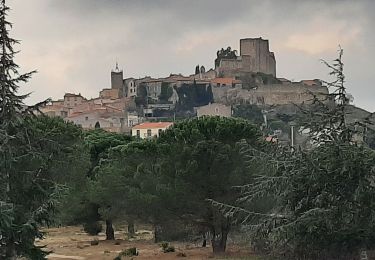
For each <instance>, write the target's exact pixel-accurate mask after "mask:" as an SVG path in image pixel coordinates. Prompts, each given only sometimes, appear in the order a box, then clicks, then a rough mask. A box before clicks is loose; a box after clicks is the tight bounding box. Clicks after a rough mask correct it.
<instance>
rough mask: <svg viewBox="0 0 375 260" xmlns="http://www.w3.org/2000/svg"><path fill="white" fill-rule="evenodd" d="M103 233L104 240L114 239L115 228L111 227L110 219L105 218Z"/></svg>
mask: <svg viewBox="0 0 375 260" xmlns="http://www.w3.org/2000/svg"><path fill="white" fill-rule="evenodd" d="M105 235H106V238H105V239H106V240H114V239H115V230H114V229H113V226H112V220H110V219H107V220H106V221H105Z"/></svg>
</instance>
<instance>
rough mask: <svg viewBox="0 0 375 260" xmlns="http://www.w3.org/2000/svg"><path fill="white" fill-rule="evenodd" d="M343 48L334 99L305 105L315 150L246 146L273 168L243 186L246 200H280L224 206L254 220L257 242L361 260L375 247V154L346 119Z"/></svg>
mask: <svg viewBox="0 0 375 260" xmlns="http://www.w3.org/2000/svg"><path fill="white" fill-rule="evenodd" d="M341 58H342V50H340V53H339V58H338V59H336V60H335V61H334V64H333V65H329V64H327V63H325V64H327V65H328V67H329V68H331V69H332V73H331V74H332V75H334V76H335V77H336V79H335V80H334V81H333V82H332V83H327V84H328V85H329V86H331V87H332V88H333V90H334V91H333V93H332V94H329V95H328V97H327V99H328V100H334V101H335V104H332V103H331V104H329V103H326V102H323V101H322V100H321V99H318V97H313V99H314V104H315V107H313V108H312V110H304V109H302V111H301V112H302V113H303V114H304V115H305V117H303V118H301V122H302V124H303V126H304V127H305V128H306V129H309V130H310V135H311V139H312V140H314V141H315V146H313V148H312V149H310V150H306V151H303V150H294V151H293V150H292V151H290V150H288V149H287V148H278V149H275V150H274V151H273V152H272V151H269V152H268V153H262V152H261V151H259V150H257V149H254V148H252V147H251V146H247V145H245V146H244V148H243V149H242V152H243V156H244V158H247V160H248V163H250V164H251V165H252V164H253V163H254V162H257V163H260V164H263V165H266V167H265V169H268V172H267V173H266V174H260V175H259V176H258V177H257V178H256V179H255V183H253V184H251V185H245V186H242V194H243V198H242V199H243V200H245V201H248V202H249V203H250V202H253V201H259V200H260V199H263V198H265V197H272V198H274V200H273V201H274V205H273V206H272V207H271V208H270V209H268V210H267V209H266V210H265V211H258V212H254V211H251V210H249V209H247V208H239V207H232V206H228V205H224V204H223V203H216V204H215V205H217V206H219V208H221V209H222V210H224V212H226V213H230V214H233V215H236V216H237V217H239V218H240V219H241V218H243V219H244V220H243V221H244V222H246V223H247V224H249V228H250V231H251V233H250V234H251V236H252V239H253V244H258V245H261V244H262V245H263V246H264V247H263V248H261V249H262V250H270V251H271V252H272V253H274V254H278V255H282V256H283V258H290V259H296V258H297V259H302V258H303V259H354V258H356V257H357V256H358V252H359V250H360V249H361V248H367V249H373V248H375V243H374V242H375V236H374V231H375V225H374V222H373V219H374V218H375V203H374V202H373V199H372V197H373V195H374V192H375V186H374V167H375V152H374V151H373V150H371V149H369V148H367V147H365V146H359V145H357V144H356V143H355V142H354V136H355V134H358V133H357V132H356V131H355V127H353V126H351V125H349V124H347V123H346V118H345V117H346V109H347V105H348V102H347V98H346V90H345V87H344V75H343V63H342V61H341Z"/></svg>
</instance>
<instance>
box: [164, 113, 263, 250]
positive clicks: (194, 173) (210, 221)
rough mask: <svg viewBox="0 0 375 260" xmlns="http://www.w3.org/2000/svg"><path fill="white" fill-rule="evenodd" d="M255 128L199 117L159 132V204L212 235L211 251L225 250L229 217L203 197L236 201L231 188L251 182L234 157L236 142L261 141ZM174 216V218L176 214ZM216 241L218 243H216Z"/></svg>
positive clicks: (231, 121)
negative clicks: (161, 189)
mask: <svg viewBox="0 0 375 260" xmlns="http://www.w3.org/2000/svg"><path fill="white" fill-rule="evenodd" d="M259 137H260V133H259V132H258V130H257V127H256V126H254V125H252V124H250V123H249V122H247V121H245V120H241V119H233V118H220V117H203V118H200V119H197V118H195V119H191V120H185V121H182V122H179V123H176V124H175V125H174V126H173V127H171V128H169V129H167V130H166V131H165V132H163V133H162V134H161V136H160V137H159V139H158V143H159V144H160V147H161V149H162V153H163V157H164V160H163V162H162V165H161V169H162V170H161V173H162V176H161V179H160V180H159V181H160V184H159V185H160V186H161V187H163V189H165V191H164V192H163V193H162V194H160V195H159V196H161V202H160V203H161V205H162V207H163V208H167V209H169V210H170V211H171V212H174V213H175V214H176V215H177V216H180V217H179V218H180V219H183V220H185V221H186V222H188V223H191V224H193V225H195V226H197V227H200V228H201V229H202V230H210V231H211V232H212V233H213V234H214V236H215V243H216V242H217V243H216V244H215V245H214V246H213V249H214V252H218V251H225V245H226V238H227V234H228V232H229V230H230V225H231V223H230V216H228V215H223V214H221V213H220V211H218V210H216V209H215V208H213V207H212V206H211V205H210V203H208V202H207V201H206V199H215V200H222V201H225V202H227V203H236V200H237V198H238V197H237V196H236V193H235V192H234V190H233V189H232V187H233V186H236V185H242V184H243V183H246V182H249V181H251V178H252V177H251V174H247V173H246V172H245V171H244V168H243V164H242V162H241V160H239V153H240V151H239V145H238V144H239V142H241V141H242V142H246V143H248V144H252V145H255V146H258V145H261V142H260V140H259ZM175 217H176V216H175ZM216 240H217V241H216Z"/></svg>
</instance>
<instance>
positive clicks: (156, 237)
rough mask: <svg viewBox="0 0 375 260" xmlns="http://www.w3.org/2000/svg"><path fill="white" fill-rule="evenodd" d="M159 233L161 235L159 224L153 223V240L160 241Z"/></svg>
mask: <svg viewBox="0 0 375 260" xmlns="http://www.w3.org/2000/svg"><path fill="white" fill-rule="evenodd" d="M160 235H161V226H160V225H157V224H155V226H154V242H155V243H159V242H160V241H161V239H160Z"/></svg>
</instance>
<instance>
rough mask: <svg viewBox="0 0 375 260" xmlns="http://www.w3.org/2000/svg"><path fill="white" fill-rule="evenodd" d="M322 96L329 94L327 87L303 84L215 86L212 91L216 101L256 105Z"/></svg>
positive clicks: (304, 101)
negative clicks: (244, 86) (239, 86)
mask: <svg viewBox="0 0 375 260" xmlns="http://www.w3.org/2000/svg"><path fill="white" fill-rule="evenodd" d="M308 91H311V92H312V93H314V94H315V95H317V96H319V95H321V96H322V99H323V98H324V97H323V95H324V94H328V89H327V88H326V87H307V86H305V85H303V84H290V85H285V84H284V85H283V84H275V85H262V86H260V87H258V88H257V89H252V90H246V89H242V88H230V87H221V88H217V87H213V88H212V92H213V96H214V101H215V102H220V103H224V104H236V103H237V104H238V103H241V102H247V103H250V104H256V105H285V104H290V103H296V104H301V103H310V102H311V99H312V95H311V94H310V93H309V92H308Z"/></svg>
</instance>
